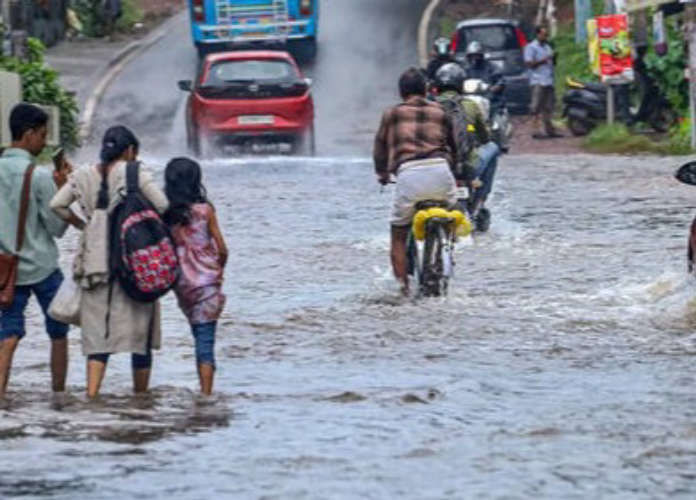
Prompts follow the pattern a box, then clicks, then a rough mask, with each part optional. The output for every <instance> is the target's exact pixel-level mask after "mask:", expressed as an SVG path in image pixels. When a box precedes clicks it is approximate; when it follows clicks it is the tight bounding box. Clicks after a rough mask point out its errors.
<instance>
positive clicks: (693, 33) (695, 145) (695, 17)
mask: <svg viewBox="0 0 696 500" xmlns="http://www.w3.org/2000/svg"><path fill="white" fill-rule="evenodd" d="M686 21H687V30H688V32H687V40H688V42H689V108H690V115H691V149H696V3H695V2H694V0H691V1H690V2H689V3H687V4H686Z"/></svg>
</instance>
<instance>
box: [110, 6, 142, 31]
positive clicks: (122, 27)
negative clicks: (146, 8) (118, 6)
mask: <svg viewBox="0 0 696 500" xmlns="http://www.w3.org/2000/svg"><path fill="white" fill-rule="evenodd" d="M122 9H123V12H122V13H121V17H120V18H119V19H118V21H117V22H116V29H117V30H118V31H129V30H131V29H133V26H135V25H136V24H137V23H139V22H141V21H142V20H143V18H144V17H145V15H144V13H143V11H142V9H140V8H139V7H138V6H137V5H136V2H135V0H123V4H122Z"/></svg>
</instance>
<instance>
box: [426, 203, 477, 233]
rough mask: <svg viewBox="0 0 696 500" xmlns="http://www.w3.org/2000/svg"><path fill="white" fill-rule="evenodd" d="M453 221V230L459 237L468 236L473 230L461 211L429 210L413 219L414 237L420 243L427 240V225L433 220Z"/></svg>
mask: <svg viewBox="0 0 696 500" xmlns="http://www.w3.org/2000/svg"><path fill="white" fill-rule="evenodd" d="M435 217H437V218H442V219H452V226H453V227H452V229H453V230H454V232H455V234H456V235H457V236H459V237H462V238H463V237H464V236H468V235H469V234H471V231H472V230H473V226H472V225H471V221H469V218H468V217H467V216H466V215H464V214H463V213H462V212H461V211H459V210H445V209H444V208H437V207H435V208H429V209H427V210H419V211H418V212H417V213H416V215H415V216H414V217H413V225H412V231H413V237H414V238H415V239H416V240H418V241H423V240H424V239H425V225H426V222H428V220H430V219H432V218H435Z"/></svg>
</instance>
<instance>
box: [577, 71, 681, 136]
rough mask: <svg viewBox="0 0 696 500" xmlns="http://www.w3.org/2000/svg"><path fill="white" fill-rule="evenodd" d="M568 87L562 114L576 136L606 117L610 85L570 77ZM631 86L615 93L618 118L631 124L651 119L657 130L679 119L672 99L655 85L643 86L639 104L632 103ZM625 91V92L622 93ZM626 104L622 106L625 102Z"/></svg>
mask: <svg viewBox="0 0 696 500" xmlns="http://www.w3.org/2000/svg"><path fill="white" fill-rule="evenodd" d="M566 85H567V86H568V90H567V91H566V93H565V94H564V95H563V116H564V117H565V118H566V119H567V121H568V128H569V129H570V131H571V133H572V134H573V135H575V136H584V135H587V134H589V133H590V132H591V131H592V129H593V128H595V127H596V126H597V125H599V124H601V123H604V122H606V120H607V86H606V85H604V84H601V83H588V82H579V81H577V80H573V79H572V78H570V77H569V78H568V79H567V80H566ZM628 92H629V90H628V88H626V87H625V86H624V88H618V89H617V91H616V92H615V93H614V109H615V110H616V113H617V119H619V120H622V121H623V122H625V123H627V124H629V125H632V124H634V123H636V122H638V121H644V122H646V123H648V124H649V125H650V126H651V127H652V128H653V129H654V130H655V131H656V132H666V131H667V130H669V127H671V126H672V124H673V123H674V121H675V120H676V115H675V114H674V111H673V110H672V108H671V106H670V105H669V102H668V101H667V99H665V97H664V96H663V95H662V93H660V92H659V90H658V89H657V88H656V87H655V86H654V85H648V86H647V87H644V92H643V99H642V102H641V103H640V106H639V107H638V108H634V109H631V108H630V107H629V103H628V101H629V96H628ZM622 93H623V94H622ZM622 104H623V106H622Z"/></svg>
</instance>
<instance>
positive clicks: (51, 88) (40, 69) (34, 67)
mask: <svg viewBox="0 0 696 500" xmlns="http://www.w3.org/2000/svg"><path fill="white" fill-rule="evenodd" d="M45 52H46V47H44V45H43V43H41V41H40V40H37V39H36V38H29V40H28V42H27V60H20V59H17V58H15V57H9V56H3V55H0V68H2V69H4V70H5V71H10V72H13V73H18V74H19V75H20V77H21V79H22V94H23V98H24V100H25V101H27V102H31V103H35V104H43V105H50V106H56V107H58V109H59V110H60V135H61V137H60V138H61V145H62V146H63V147H64V148H66V149H74V148H76V147H77V146H79V140H78V125H77V115H78V107H77V102H76V101H75V98H74V97H73V96H72V95H71V94H70V93H68V92H67V91H66V90H65V89H64V88H63V87H62V86H61V85H60V83H59V82H58V72H57V71H55V70H54V69H52V68H50V67H48V66H47V65H46V64H45V63H44V53H45Z"/></svg>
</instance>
